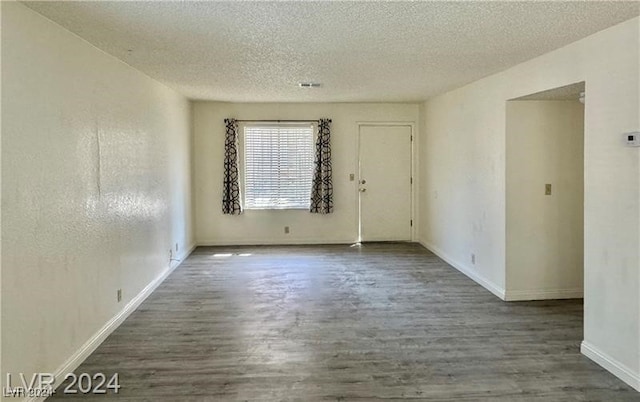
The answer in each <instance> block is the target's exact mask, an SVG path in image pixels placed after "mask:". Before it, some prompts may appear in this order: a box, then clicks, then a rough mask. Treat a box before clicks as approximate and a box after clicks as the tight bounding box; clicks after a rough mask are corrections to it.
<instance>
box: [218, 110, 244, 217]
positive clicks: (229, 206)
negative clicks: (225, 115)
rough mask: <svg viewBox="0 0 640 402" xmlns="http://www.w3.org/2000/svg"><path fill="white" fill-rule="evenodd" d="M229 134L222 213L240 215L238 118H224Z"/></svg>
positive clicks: (225, 159) (225, 154) (225, 148)
mask: <svg viewBox="0 0 640 402" xmlns="http://www.w3.org/2000/svg"><path fill="white" fill-rule="evenodd" d="M224 124H225V125H226V127H227V135H226V139H225V141H224V181H223V185H224V189H223V191H222V213H223V214H225V215H240V213H242V206H241V205H240V185H239V184H238V123H237V122H236V119H224Z"/></svg>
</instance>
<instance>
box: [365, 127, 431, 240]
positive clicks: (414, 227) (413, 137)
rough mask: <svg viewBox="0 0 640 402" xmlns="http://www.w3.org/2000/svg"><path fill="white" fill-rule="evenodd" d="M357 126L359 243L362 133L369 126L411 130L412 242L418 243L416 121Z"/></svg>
mask: <svg viewBox="0 0 640 402" xmlns="http://www.w3.org/2000/svg"><path fill="white" fill-rule="evenodd" d="M356 124H357V125H358V135H357V138H356V157H355V159H356V161H355V165H356V172H357V174H356V175H355V176H356V180H355V181H354V184H355V185H354V189H353V191H354V193H355V210H356V214H355V222H354V225H355V233H356V237H357V241H356V242H357V243H360V242H362V236H361V232H360V213H361V209H360V191H359V188H360V134H361V131H362V127H367V126H375V127H381V126H389V127H397V126H402V127H409V128H410V130H411V162H410V164H411V178H412V179H413V180H412V183H411V194H410V196H409V198H410V202H411V207H410V209H411V220H412V222H413V225H412V226H411V242H415V241H416V233H417V228H418V224H419V222H418V220H417V219H416V217H417V216H418V214H417V212H418V211H417V202H416V184H417V182H418V177H417V175H418V169H417V166H416V159H417V158H416V155H415V152H416V148H417V141H418V136H417V135H416V134H417V133H416V123H415V122H414V121H357V122H356Z"/></svg>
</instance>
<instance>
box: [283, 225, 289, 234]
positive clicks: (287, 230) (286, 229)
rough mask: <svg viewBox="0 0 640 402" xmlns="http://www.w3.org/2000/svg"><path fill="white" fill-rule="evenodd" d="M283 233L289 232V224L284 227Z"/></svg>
mask: <svg viewBox="0 0 640 402" xmlns="http://www.w3.org/2000/svg"><path fill="white" fill-rule="evenodd" d="M284 234H289V226H285V227H284Z"/></svg>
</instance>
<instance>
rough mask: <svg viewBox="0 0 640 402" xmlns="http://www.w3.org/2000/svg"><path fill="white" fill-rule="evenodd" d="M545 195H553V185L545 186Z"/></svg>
mask: <svg viewBox="0 0 640 402" xmlns="http://www.w3.org/2000/svg"><path fill="white" fill-rule="evenodd" d="M544 195H551V184H549V183H547V184H545V185H544Z"/></svg>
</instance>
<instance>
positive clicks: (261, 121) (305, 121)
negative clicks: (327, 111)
mask: <svg viewBox="0 0 640 402" xmlns="http://www.w3.org/2000/svg"><path fill="white" fill-rule="evenodd" d="M236 121H237V122H239V123H271V122H273V123H318V122H320V120H318V119H315V120H269V119H261V120H241V119H237V120H236ZM329 122H331V119H329Z"/></svg>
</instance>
